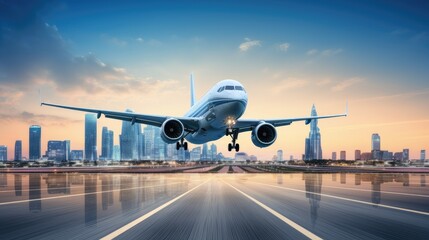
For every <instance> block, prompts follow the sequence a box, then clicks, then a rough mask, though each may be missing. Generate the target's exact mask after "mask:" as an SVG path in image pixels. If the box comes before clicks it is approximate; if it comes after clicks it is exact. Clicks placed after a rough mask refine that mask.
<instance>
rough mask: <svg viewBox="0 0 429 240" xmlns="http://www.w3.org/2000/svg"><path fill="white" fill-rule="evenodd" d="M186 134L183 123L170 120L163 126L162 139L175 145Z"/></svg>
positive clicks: (173, 119)
mask: <svg viewBox="0 0 429 240" xmlns="http://www.w3.org/2000/svg"><path fill="white" fill-rule="evenodd" d="M184 132H185V127H183V124H182V122H181V121H179V120H177V119H175V118H170V119H167V120H165V121H164V123H162V125H161V139H162V140H163V141H164V142H166V143H175V142H177V141H179V140H180V139H181V138H182V137H183V134H184Z"/></svg>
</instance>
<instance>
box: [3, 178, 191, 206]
mask: <svg viewBox="0 0 429 240" xmlns="http://www.w3.org/2000/svg"><path fill="white" fill-rule="evenodd" d="M181 183H186V182H177V183H168V184H159V185H152V186H143V187H133V188H125V189H113V190H106V191H98V192H89V193H77V194H71V195H61V196H55V197H46V198H35V199H25V200H18V201H11V202H2V203H0V206H3V205H11V204H17V203H25V202H34V201H45V200H52V199H60V198H70V197H78V196H85V195H91V194H99V193H107V192H117V191H128V190H134V189H144V188H152V187H160V186H168V185H176V184H181Z"/></svg>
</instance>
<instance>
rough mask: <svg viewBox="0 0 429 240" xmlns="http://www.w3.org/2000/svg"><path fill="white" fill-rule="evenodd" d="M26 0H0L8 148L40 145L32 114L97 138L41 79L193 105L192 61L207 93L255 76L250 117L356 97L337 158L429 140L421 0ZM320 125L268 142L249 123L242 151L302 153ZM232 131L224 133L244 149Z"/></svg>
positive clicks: (126, 98)
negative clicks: (31, 142) (377, 140)
mask: <svg viewBox="0 0 429 240" xmlns="http://www.w3.org/2000/svg"><path fill="white" fill-rule="evenodd" d="M131 2H132V1H131ZM15 4H21V3H14V2H11V3H7V4H6V5H5V6H4V7H3V8H2V9H0V16H1V18H2V21H0V27H1V28H0V31H1V34H0V36H1V37H0V41H1V42H2V44H1V45H0V50H1V51H2V52H4V53H5V54H2V56H0V73H1V74H0V90H1V91H0V99H1V102H0V105H1V109H0V115H1V116H2V117H1V118H0V121H1V124H0V131H1V132H2V135H1V136H0V144H1V145H6V146H8V156H9V158H10V156H13V153H14V152H13V151H14V150H13V146H14V143H15V141H16V140H17V139H22V141H23V142H22V145H23V155H25V156H28V147H27V146H28V139H27V138H26V137H25V135H26V134H28V132H27V131H28V130H27V129H28V125H30V124H35V125H40V126H42V127H43V128H44V129H45V131H43V134H42V142H47V140H50V139H70V140H71V141H72V142H73V145H74V149H84V147H83V146H84V140H83V139H84V138H83V133H84V128H83V126H82V123H83V116H84V115H83V114H80V113H72V112H67V111H63V110H58V109H48V108H40V107H38V99H39V97H38V91H37V90H38V89H40V90H41V93H42V97H43V99H45V100H49V101H52V102H58V103H63V104H68V105H78V106H94V107H98V108H103V109H112V110H123V109H124V108H132V109H134V110H135V112H141V113H152V114H168V115H173V116H175V115H176V116H181V115H183V114H184V113H185V112H186V110H187V108H188V107H189V86H188V85H189V83H188V74H189V73H190V72H194V73H195V78H196V82H195V85H196V95H197V98H199V97H201V96H202V94H203V92H205V91H206V90H207V89H208V88H209V87H210V86H212V85H213V84H214V83H216V82H217V81H219V80H222V79H225V78H233V79H237V80H239V81H240V82H242V83H243V84H244V86H245V87H246V90H247V92H248V94H249V105H248V109H247V111H246V113H245V115H244V116H243V117H246V118H260V117H267V118H276V117H278V118H280V117H291V116H300V115H301V116H306V115H308V109H309V107H311V105H312V104H313V103H315V104H317V107H318V113H319V114H320V115H323V114H329V113H332V112H337V111H341V110H343V108H344V104H345V102H346V99H348V102H349V106H350V115H349V117H347V118H344V119H332V120H325V121H320V122H319V127H320V128H321V129H323V136H324V138H323V143H322V148H323V150H324V155H323V157H324V158H329V155H330V154H329V153H331V152H333V151H339V150H342V149H343V150H345V151H347V152H348V153H349V156H350V153H353V151H354V150H355V149H370V148H371V143H370V142H368V140H367V139H368V136H370V135H371V134H372V133H375V132H377V133H379V134H380V135H382V136H383V139H385V140H383V148H384V149H391V150H394V151H395V152H396V151H400V150H402V149H404V148H409V149H410V158H412V159H418V158H419V156H420V150H421V149H427V148H428V147H429V146H428V142H429V141H428V139H429V129H428V128H427V124H428V123H429V113H428V112H427V111H422V109H425V108H426V99H427V96H428V95H429V85H428V82H427V76H428V75H429V70H428V69H427V66H428V60H429V59H428V56H429V48H427V46H428V43H429V38H428V34H427V29H428V24H427V23H428V22H429V19H428V15H427V14H426V13H425V12H424V9H425V8H424V7H423V8H420V7H418V6H419V3H415V4H412V3H411V4H410V5H409V6H408V5H407V6H404V5H403V4H404V3H390V4H386V3H379V4H377V3H343V2H335V1H334V2H329V4H328V3H327V2H323V1H322V2H315V3H313V5H311V7H308V6H306V5H300V4H296V3H274V2H270V3H267V4H261V3H257V2H252V3H248V4H246V5H242V4H238V3H217V4H218V5H216V4H210V3H200V4H196V3H188V4H189V5H187V4H186V3H183V5H182V4H178V3H169V4H173V9H174V7H177V10H171V11H166V9H165V5H163V4H162V3H138V2H134V3H133V4H130V5H128V6H122V5H121V4H120V3H119V2H109V4H105V5H103V6H99V5H98V4H96V3H82V2H72V1H71V2H68V1H64V2H63V1H59V2H58V3H55V4H54V3H48V2H46V3H39V4H24V3H22V4H21V5H19V6H18V5H15ZM366 4H369V7H367V5H366ZM237 12H239V14H238V13H237ZM173 19H174V24H172V23H171V22H172V21H173ZM195 19H198V21H195ZM320 22H323V23H324V24H322V25H320V24H319V23H320ZM225 26H227V27H225ZM351 29H354V30H353V31H351ZM315 39H318V40H317V41H316V40H315ZM17 43H22V44H17ZM23 46H28V47H23ZM267 106H269V107H267ZM99 123H100V124H99V126H97V131H98V132H101V126H108V127H109V129H111V130H112V131H114V132H116V133H119V132H120V129H121V122H120V121H117V122H115V121H114V120H106V119H104V118H101V119H99ZM307 131H308V128H307V126H305V125H304V124H300V123H297V124H292V125H291V126H288V127H283V128H279V129H278V138H277V141H276V142H275V143H274V144H273V145H272V146H271V147H269V148H265V149H259V148H257V147H255V146H253V144H252V143H251V140H250V134H249V133H245V134H240V146H241V150H243V151H246V152H252V153H257V155H258V156H261V157H262V158H265V159H270V158H271V157H272V155H273V154H274V153H275V151H276V150H277V149H283V151H284V153H285V155H286V154H287V155H294V156H301V154H302V153H304V146H303V144H302V142H303V139H305V136H306V135H307V134H308V132H307ZM228 141H229V140H228V139H227V138H224V139H222V140H219V141H216V142H215V143H216V145H217V146H218V149H219V152H223V153H225V155H226V156H229V157H232V155H230V153H226V151H225V150H224V149H226V145H227V143H228ZM114 144H115V145H119V142H118V139H117V138H115V142H114ZM96 145H97V146H101V138H100V137H99V138H98V139H97V144H96ZM45 147H46V146H42V150H41V152H44V151H45V150H46V148H45ZM98 150H99V151H100V150H101V148H100V147H99V148H98Z"/></svg>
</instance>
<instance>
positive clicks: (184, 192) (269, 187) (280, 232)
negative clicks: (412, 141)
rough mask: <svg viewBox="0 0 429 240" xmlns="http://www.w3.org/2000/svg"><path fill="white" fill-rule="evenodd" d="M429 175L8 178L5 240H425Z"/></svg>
mask: <svg viewBox="0 0 429 240" xmlns="http://www.w3.org/2000/svg"><path fill="white" fill-rule="evenodd" d="M428 176H429V175H427V174H414V173H413V174H409V173H391V174H387V173H383V174H373V173H362V174H358V173H357V174H355V173H353V174H346V173H333V174H319V173H290V174H265V173H259V174H250V173H240V174H239V173H234V174H227V173H225V174H219V173H218V174H198V173H180V174H119V173H114V174H107V173H106V174H89V173H84V174H82V173H44V174H40V173H33V174H31V173H14V174H11V173H9V174H8V173H0V239H28V238H32V239H60V238H61V239H112V238H115V239H309V238H310V239H404V238H407V239H427V236H429V227H428V222H429V204H428V202H429V186H427V184H426V180H427V177H428Z"/></svg>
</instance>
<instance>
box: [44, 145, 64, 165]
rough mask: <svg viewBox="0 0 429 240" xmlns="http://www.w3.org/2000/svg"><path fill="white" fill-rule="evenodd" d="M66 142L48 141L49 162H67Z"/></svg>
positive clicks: (47, 154)
mask: <svg viewBox="0 0 429 240" xmlns="http://www.w3.org/2000/svg"><path fill="white" fill-rule="evenodd" d="M65 150H66V148H65V141H52V140H51V141H48V148H47V150H46V156H47V157H48V159H49V160H55V161H58V162H60V161H63V160H66V153H65Z"/></svg>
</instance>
